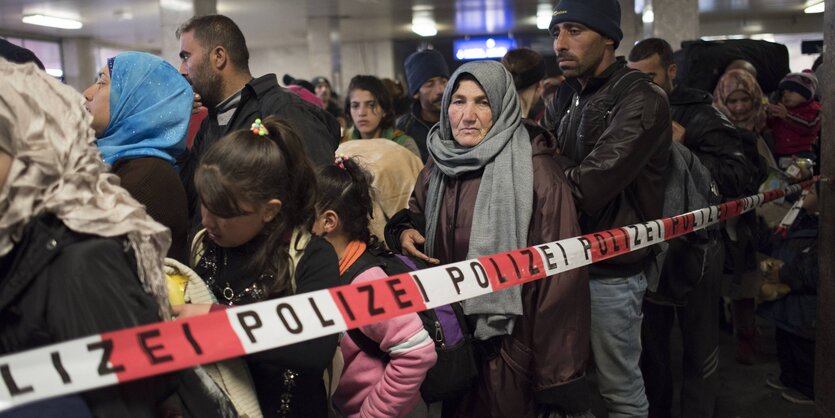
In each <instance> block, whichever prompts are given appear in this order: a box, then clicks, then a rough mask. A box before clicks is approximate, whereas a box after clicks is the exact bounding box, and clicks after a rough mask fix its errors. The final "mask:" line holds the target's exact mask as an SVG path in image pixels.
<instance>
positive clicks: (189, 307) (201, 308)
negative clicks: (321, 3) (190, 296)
mask: <svg viewBox="0 0 835 418" xmlns="http://www.w3.org/2000/svg"><path fill="white" fill-rule="evenodd" d="M211 308H212V305H211V304H210V303H198V304H191V303H184V304H182V305H174V306H172V307H171V313H173V314H174V316H176V317H177V318H188V317H190V316H197V315H205V314H207V313H209V310H211Z"/></svg>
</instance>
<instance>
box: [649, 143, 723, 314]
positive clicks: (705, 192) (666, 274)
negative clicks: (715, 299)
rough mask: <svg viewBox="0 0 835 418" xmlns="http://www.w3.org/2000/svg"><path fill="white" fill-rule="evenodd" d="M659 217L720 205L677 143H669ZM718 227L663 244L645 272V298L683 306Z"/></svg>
mask: <svg viewBox="0 0 835 418" xmlns="http://www.w3.org/2000/svg"><path fill="white" fill-rule="evenodd" d="M667 181H668V182H667V186H666V190H665V192H666V193H665V201H664V211H663V216H665V217H669V216H675V215H679V214H682V213H687V212H692V211H694V210H697V209H702V208H705V207H708V206H713V205H717V204H719V203H721V200H722V199H721V196H720V195H719V191H718V190H719V188H718V187H717V186H716V183H715V182H714V181H713V178H712V177H711V175H710V172H709V171H708V169H707V168H706V167H705V166H703V165H702V164H701V162H700V161H699V159H698V157H696V155H695V154H693V153H692V152H690V150H689V149H688V148H687V147H685V146H684V145H681V144H679V143H673V147H672V158H670V165H669V166H668V168H667ZM719 234H720V233H719V226H718V225H712V226H710V227H708V228H705V229H702V230H700V231H695V232H691V233H690V234H687V235H684V236H681V237H678V238H675V239H673V240H671V241H669V242H667V243H665V244H666V250H665V251H664V252H663V253H661V254H658V255H657V256H656V258H655V260H653V261H654V262H653V263H650V266H649V268H648V269H647V271H645V273H646V275H647V282H648V283H654V284H655V286H654V287H652V288H651V289H650V287H651V286H649V285H648V286H647V293H646V298H647V300H648V301H650V302H652V303H655V304H659V305H672V306H685V305H686V304H687V296H688V295H689V293H690V291H692V290H693V289H694V288H695V287H697V286H698V285H699V283H701V281H702V279H703V278H704V276H705V274H706V272H707V270H708V266H709V263H710V262H711V258H712V257H715V256H716V251H718V249H719V247H718V245H719V244H718V238H719Z"/></svg>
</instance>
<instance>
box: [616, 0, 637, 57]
mask: <svg viewBox="0 0 835 418" xmlns="http://www.w3.org/2000/svg"><path fill="white" fill-rule="evenodd" d="M620 29H621V30H622V31H623V40H622V41H621V42H620V46H619V47H618V49H617V51H616V53H617V55H623V56H628V55H629V51H631V50H632V45H635V42H638V41H640V40H641V39H643V38H644V36H643V27H642V25H641V16H640V15H637V14H635V0H620Z"/></svg>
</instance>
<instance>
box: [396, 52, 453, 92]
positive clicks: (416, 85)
mask: <svg viewBox="0 0 835 418" xmlns="http://www.w3.org/2000/svg"><path fill="white" fill-rule="evenodd" d="M403 66H404V67H406V81H407V82H408V83H409V95H410V96H414V95H415V93H417V92H418V90H420V86H422V85H423V83H425V82H426V80H429V79H430V78H432V77H445V78H449V67H448V66H447V64H446V60H445V59H444V56H443V55H441V53H440V52H438V51H435V50H434V49H424V50H423V51H418V52H415V53H413V54H412V55H409V57H408V58H406V62H405V63H404V64H403Z"/></svg>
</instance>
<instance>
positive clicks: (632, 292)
mask: <svg viewBox="0 0 835 418" xmlns="http://www.w3.org/2000/svg"><path fill="white" fill-rule="evenodd" d="M550 31H551V34H552V35H553V38H554V52H556V54H557V60H558V62H559V67H560V69H561V70H562V72H563V74H564V75H565V77H566V81H565V83H566V85H568V86H569V87H570V88H568V89H560V90H561V93H560V94H558V95H556V96H557V97H555V98H554V100H555V101H556V103H555V104H554V106H550V110H551V115H549V117H548V119H549V120H551V121H558V122H556V123H554V124H553V125H552V126H555V128H554V129H555V134H556V136H557V139H558V143H559V146H560V155H559V156H557V157H556V158H557V160H558V161H559V162H560V163H561V164H562V165H563V167H564V170H565V175H566V177H567V178H568V182H569V184H571V186H572V188H573V192H574V198H575V203H576V205H577V209H578V210H579V212H580V217H579V218H580V228H581V230H582V231H583V233H592V232H598V231H604V230H607V229H610V228H616V227H621V226H625V225H630V224H635V223H640V222H645V221H649V220H653V219H658V218H660V217H661V214H662V212H661V210H662V207H661V204H662V202H663V201H664V187H665V177H664V174H665V171H666V168H667V161H668V159H669V158H670V147H671V142H672V136H671V135H672V133H671V126H672V125H671V122H670V109H669V104H668V103H667V99H666V95H665V94H664V91H663V90H662V89H661V88H660V87H658V86H656V85H655V84H653V83H652V82H651V81H650V79H649V77H648V76H646V75H644V74H642V73H640V72H638V71H635V70H631V69H629V68H627V67H626V60H625V59H624V58H623V57H617V58H616V57H615V49H616V48H617V47H618V43H619V42H620V40H621V39H622V38H623V33H622V32H621V29H620V6H619V4H618V2H617V0H562V1H560V3H559V4H558V5H557V8H556V9H555V10H554V13H553V17H552V18H551V25H550ZM645 238H646V237H645ZM655 255H656V253H655V247H648V248H644V249H641V250H638V251H633V252H630V253H628V254H624V255H621V256H618V257H615V258H611V259H608V260H605V261H602V262H597V263H595V264H592V265H591V267H590V269H589V273H590V280H589V288H590V290H591V344H592V355H593V356H594V362H595V365H596V367H597V376H598V386H599V389H600V394H601V396H602V397H603V399H604V401H605V402H606V406H607V409H608V410H609V417H627V416H628V417H639V416H643V417H645V416H647V413H648V402H647V398H646V394H645V392H644V382H643V378H642V375H641V369H640V367H639V365H638V361H639V359H640V356H641V318H642V315H641V304H642V300H643V297H644V292H645V291H646V289H647V285H648V283H647V280H646V276H645V274H644V271H645V269H646V268H647V267H648V266H649V265H650V263H651V262H652V261H653V260H654V258H655V257H654V256H655Z"/></svg>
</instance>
